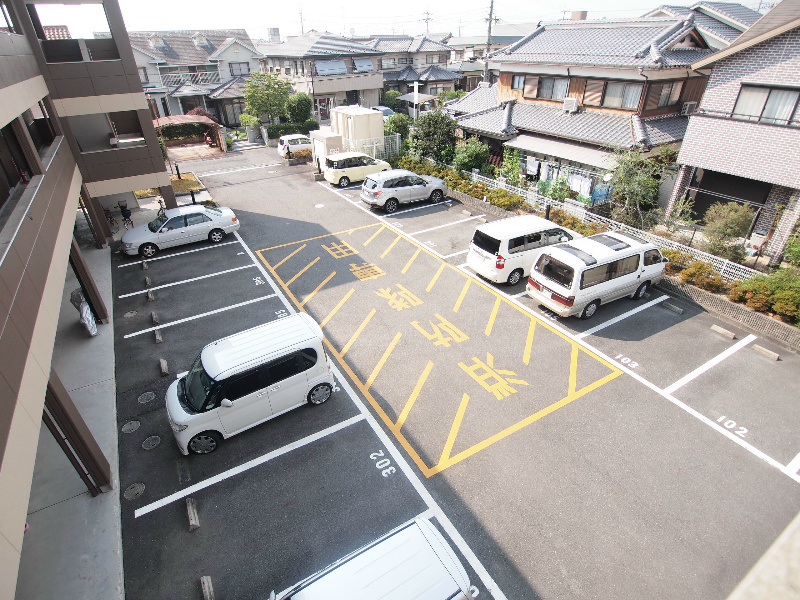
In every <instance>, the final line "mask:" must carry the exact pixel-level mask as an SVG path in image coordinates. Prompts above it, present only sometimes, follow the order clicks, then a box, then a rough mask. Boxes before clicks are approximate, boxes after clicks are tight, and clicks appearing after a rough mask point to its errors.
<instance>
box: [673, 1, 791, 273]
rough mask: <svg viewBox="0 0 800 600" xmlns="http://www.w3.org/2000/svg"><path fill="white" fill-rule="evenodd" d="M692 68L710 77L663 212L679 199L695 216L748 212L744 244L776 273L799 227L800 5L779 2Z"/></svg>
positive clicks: (682, 148)
mask: <svg viewBox="0 0 800 600" xmlns="http://www.w3.org/2000/svg"><path fill="white" fill-rule="evenodd" d="M692 68H693V69H696V70H699V71H703V72H709V70H710V75H709V79H708V85H707V87H706V90H705V94H704V95H703V98H702V101H701V102H700V104H699V106H698V107H697V110H696V111H695V112H694V113H692V116H691V117H689V128H688V130H687V131H686V136H685V138H684V140H683V145H682V146H681V151H680V154H679V155H678V162H679V163H680V164H681V165H682V166H681V168H680V172H679V174H678V178H677V180H676V183H675V187H674V188H673V193H672V196H671V198H670V205H669V208H671V207H672V206H673V205H674V203H675V202H676V201H677V199H678V198H681V197H683V196H685V195H688V196H689V197H691V198H692V199H693V201H694V211H695V213H696V214H697V215H699V216H702V215H703V214H705V211H706V210H707V209H708V207H709V206H710V205H711V204H714V203H716V202H737V203H739V204H745V205H749V206H751V207H752V208H753V210H754V211H755V212H756V214H757V220H756V223H755V225H754V227H753V237H752V238H751V241H752V242H753V243H754V244H755V245H757V246H760V245H762V244H766V247H765V248H764V249H763V250H764V251H765V252H766V254H767V255H769V256H771V257H772V260H771V262H772V264H775V265H777V264H779V263H780V260H781V257H782V253H783V249H784V246H785V245H786V242H787V240H788V239H789V237H790V236H791V235H792V233H793V232H794V231H796V228H797V225H798V220H800V152H798V148H800V1H799V0H783V1H782V2H780V3H779V4H778V5H776V6H775V7H774V8H773V9H772V10H770V11H769V12H768V13H767V14H766V15H764V16H763V17H761V18H760V19H759V20H758V21H757V22H756V23H755V24H754V25H753V26H752V27H750V28H749V29H747V31H746V32H745V33H743V34H742V35H741V36H739V37H738V38H737V39H736V41H734V42H733V43H732V44H730V45H729V46H728V47H727V48H725V49H724V50H720V51H719V52H717V53H715V54H712V55H711V56H708V57H705V58H702V59H700V60H698V61H696V62H694V63H693V64H692Z"/></svg>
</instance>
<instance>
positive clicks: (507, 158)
mask: <svg viewBox="0 0 800 600" xmlns="http://www.w3.org/2000/svg"><path fill="white" fill-rule="evenodd" d="M500 176H501V177H505V179H506V181H507V182H508V183H509V185H514V186H519V150H517V149H516V148H510V147H508V146H505V147H504V148H503V165H502V166H501V167H500Z"/></svg>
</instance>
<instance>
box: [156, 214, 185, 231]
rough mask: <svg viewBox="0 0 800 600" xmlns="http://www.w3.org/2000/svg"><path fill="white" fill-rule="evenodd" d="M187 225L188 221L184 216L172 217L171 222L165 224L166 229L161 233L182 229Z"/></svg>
mask: <svg viewBox="0 0 800 600" xmlns="http://www.w3.org/2000/svg"><path fill="white" fill-rule="evenodd" d="M185 224H186V220H185V218H184V217H183V215H181V216H180V217H172V218H171V219H170V220H169V221H167V222H166V223H165V224H164V227H163V228H162V229H161V231H171V230H173V229H180V228H181V227H184V226H185Z"/></svg>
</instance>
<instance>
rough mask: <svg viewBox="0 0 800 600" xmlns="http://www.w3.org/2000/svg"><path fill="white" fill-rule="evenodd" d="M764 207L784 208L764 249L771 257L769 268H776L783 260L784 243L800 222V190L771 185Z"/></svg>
mask: <svg viewBox="0 0 800 600" xmlns="http://www.w3.org/2000/svg"><path fill="white" fill-rule="evenodd" d="M766 205H767V206H777V205H782V206H784V207H785V208H784V210H783V214H782V215H781V217H780V219H779V220H778V223H777V224H776V225H775V229H774V231H773V232H772V236H771V237H770V238H769V242H767V248H766V251H767V254H769V255H770V256H771V257H772V258H771V259H770V261H769V264H770V266H772V267H777V266H779V265H780V264H781V261H782V260H783V250H784V248H785V247H786V242H788V241H789V238H790V237H791V235H792V232H793V231H794V228H795V226H796V225H797V223H798V221H800V190H794V189H791V188H786V187H782V186H779V185H773V186H772V190H771V191H770V193H769V196H768V197H767V202H766Z"/></svg>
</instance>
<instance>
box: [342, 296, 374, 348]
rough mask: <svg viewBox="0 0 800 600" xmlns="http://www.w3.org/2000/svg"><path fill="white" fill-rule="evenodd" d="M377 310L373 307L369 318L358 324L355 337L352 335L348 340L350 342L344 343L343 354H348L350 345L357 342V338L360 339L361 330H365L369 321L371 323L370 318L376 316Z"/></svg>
mask: <svg viewBox="0 0 800 600" xmlns="http://www.w3.org/2000/svg"><path fill="white" fill-rule="evenodd" d="M376 312H378V311H377V310H375V309H374V308H373V309H372V310H371V311H369V314H368V315H367V318H366V319H364V320H363V321H361V325H359V326H358V329H356V332H355V333H354V334H353V337H351V338H350V339H349V340H348V342H347V343H346V344H345V345H344V348H342V356H344V355H345V354H347V351H348V350H350V346H352V345H353V344H355V342H356V340H357V339H358V336H360V335H361V332H362V331H364V328H365V327H366V326H367V323H369V321H370V319H372V317H374V316H375V313H376Z"/></svg>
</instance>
